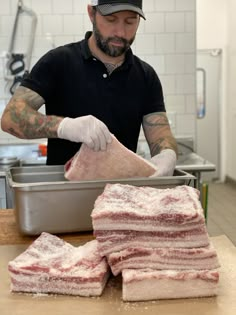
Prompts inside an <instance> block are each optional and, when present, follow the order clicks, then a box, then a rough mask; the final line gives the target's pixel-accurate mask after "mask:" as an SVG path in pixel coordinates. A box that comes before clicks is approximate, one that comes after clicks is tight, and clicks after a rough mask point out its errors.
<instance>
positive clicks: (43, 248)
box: [8, 233, 109, 296]
mask: <svg viewBox="0 0 236 315" xmlns="http://www.w3.org/2000/svg"><path fill="white" fill-rule="evenodd" d="M8 270H9V273H10V277H11V290H12V291H14V292H29V293H58V294H68V295H81V296H98V295H101V294H102V291H103V288H104V286H105V284H106V281H107V279H108V276H109V267H108V265H107V262H106V260H105V258H101V256H100V254H99V252H98V248H97V241H96V240H93V241H90V242H88V243H86V244H85V245H83V246H79V247H74V246H72V245H71V244H69V243H66V242H65V241H63V240H62V239H60V238H58V237H56V236H54V235H51V234H49V233H42V234H41V235H40V236H39V237H38V238H37V239H36V240H35V241H34V242H33V243H32V244H31V245H30V246H29V247H28V248H27V249H26V251H25V252H23V253H22V254H20V255H19V256H18V257H16V258H15V259H14V260H12V261H10V262H9V264H8Z"/></svg>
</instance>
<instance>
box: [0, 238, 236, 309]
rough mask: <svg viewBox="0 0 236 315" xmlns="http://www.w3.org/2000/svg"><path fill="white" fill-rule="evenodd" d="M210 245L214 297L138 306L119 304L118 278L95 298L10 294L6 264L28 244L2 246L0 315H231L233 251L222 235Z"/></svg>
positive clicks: (235, 300) (235, 291) (235, 296)
mask: <svg viewBox="0 0 236 315" xmlns="http://www.w3.org/2000/svg"><path fill="white" fill-rule="evenodd" d="M0 237H1V235H0ZM211 241H212V243H213V245H214V247H215V249H216V251H217V254H218V256H219V260H220V261H221V262H222V267H221V268H220V285H219V293H218V296H217V297H208V298H195V299H178V300H159V301H148V302H138V303H137V302H135V303H127V302H123V301H122V299H121V292H122V284H121V277H119V276H118V277H116V278H114V277H112V278H111V279H110V280H109V282H108V284H107V286H106V288H105V290H104V293H103V294H102V296H101V297H99V298H84V297H74V296H63V295H61V296H59V295H46V294H35V295H31V294H17V293H12V294H11V293H10V279H9V274H8V272H7V265H8V262H9V261H10V260H12V259H14V258H15V257H16V256H18V255H19V254H21V253H22V252H23V251H24V250H25V249H26V248H27V247H28V246H29V243H31V242H32V241H28V244H25V245H8V246H7V245H2V246H0V257H1V259H0V279H1V290H0V309H1V315H7V314H14V315H22V314H24V315H31V314H33V315H41V314H50V315H62V314H70V315H78V314H83V315H91V314H96V315H111V314H112V315H150V314H155V315H156V314H162V315H170V314H172V315H180V314H181V315H189V314H191V315H197V314H207V315H235V311H236V268H235V265H236V249H235V247H234V245H233V244H232V243H231V241H230V240H229V239H228V238H227V237H226V236H223V235H221V236H216V237H212V238H211ZM80 244H81V243H80ZM76 245H78V243H76ZM147 289H150V288H147ZM32 310H33V311H32Z"/></svg>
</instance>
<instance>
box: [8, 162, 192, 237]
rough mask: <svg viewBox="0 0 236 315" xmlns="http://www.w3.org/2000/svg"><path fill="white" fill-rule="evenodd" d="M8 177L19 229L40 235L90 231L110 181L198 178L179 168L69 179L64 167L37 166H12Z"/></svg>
mask: <svg viewBox="0 0 236 315" xmlns="http://www.w3.org/2000/svg"><path fill="white" fill-rule="evenodd" d="M7 179H8V183H9V185H10V187H12V189H13V193H14V209H15V215H16V220H17V223H18V227H19V231H20V232H21V233H22V234H27V235H38V234H40V233H41V232H43V231H45V232H49V233H67V232H79V231H91V230H92V221H91V217H90V214H91V212H92V210H93V207H94V202H95V200H96V198H97V197H98V196H99V195H100V194H101V193H102V192H103V190H104V187H105V185H106V184H107V183H108V182H109V183H121V184H130V185H136V186H151V187H156V188H167V187H174V186H177V185H189V183H190V182H191V181H192V180H194V179H195V177H194V176H193V175H190V174H188V173H186V172H184V171H181V170H176V171H175V174H174V176H171V177H161V178H129V179H113V180H92V181H67V180H66V179H65V178H64V167H63V166H38V167H37V166H35V167H13V168H11V169H10V170H9V171H8V173H7Z"/></svg>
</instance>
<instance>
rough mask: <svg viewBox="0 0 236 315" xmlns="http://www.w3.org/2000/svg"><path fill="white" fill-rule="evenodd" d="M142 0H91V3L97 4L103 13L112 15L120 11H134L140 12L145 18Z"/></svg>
mask: <svg viewBox="0 0 236 315" xmlns="http://www.w3.org/2000/svg"><path fill="white" fill-rule="evenodd" d="M142 3H143V1H142V0H91V5H92V6H96V7H97V9H98V11H99V13H100V14H101V15H110V14H113V13H116V12H120V11H133V12H136V13H138V14H139V15H140V16H141V17H142V18H143V19H144V20H146V18H145V15H144V13H143V10H142Z"/></svg>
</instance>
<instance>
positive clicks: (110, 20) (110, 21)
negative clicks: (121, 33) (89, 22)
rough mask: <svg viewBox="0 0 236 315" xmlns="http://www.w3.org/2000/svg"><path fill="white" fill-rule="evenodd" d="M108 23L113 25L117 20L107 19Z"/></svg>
mask: <svg viewBox="0 0 236 315" xmlns="http://www.w3.org/2000/svg"><path fill="white" fill-rule="evenodd" d="M107 21H108V22H109V23H113V22H115V19H114V18H107Z"/></svg>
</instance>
